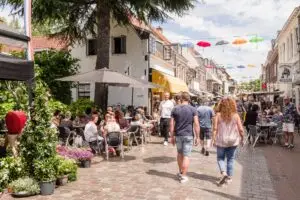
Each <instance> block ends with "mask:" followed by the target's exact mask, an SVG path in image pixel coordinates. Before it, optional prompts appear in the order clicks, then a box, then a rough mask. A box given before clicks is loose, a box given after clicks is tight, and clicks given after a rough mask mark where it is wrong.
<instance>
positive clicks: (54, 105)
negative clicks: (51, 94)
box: [48, 99, 69, 113]
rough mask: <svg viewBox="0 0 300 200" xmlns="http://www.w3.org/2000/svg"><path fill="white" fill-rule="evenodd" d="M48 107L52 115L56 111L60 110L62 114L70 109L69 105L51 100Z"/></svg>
mask: <svg viewBox="0 0 300 200" xmlns="http://www.w3.org/2000/svg"><path fill="white" fill-rule="evenodd" d="M48 107H49V110H50V112H51V113H54V112H55V111H56V110H60V111H61V112H62V113H65V112H67V111H68V109H69V106H68V105H66V104H63V103H62V102H60V101H56V100H54V99H51V100H50V101H49V102H48Z"/></svg>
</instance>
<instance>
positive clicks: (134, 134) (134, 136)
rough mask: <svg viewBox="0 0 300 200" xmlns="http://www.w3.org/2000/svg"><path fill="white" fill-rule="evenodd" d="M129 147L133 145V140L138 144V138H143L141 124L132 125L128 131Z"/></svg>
mask: <svg viewBox="0 0 300 200" xmlns="http://www.w3.org/2000/svg"><path fill="white" fill-rule="evenodd" d="M127 133H128V140H129V141H128V147H129V146H130V147H132V143H133V141H134V142H135V143H136V145H138V144H139V143H138V139H139V138H141V135H142V133H141V127H140V126H130V127H129V129H128V131H127Z"/></svg>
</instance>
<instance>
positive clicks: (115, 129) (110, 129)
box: [103, 115, 121, 155]
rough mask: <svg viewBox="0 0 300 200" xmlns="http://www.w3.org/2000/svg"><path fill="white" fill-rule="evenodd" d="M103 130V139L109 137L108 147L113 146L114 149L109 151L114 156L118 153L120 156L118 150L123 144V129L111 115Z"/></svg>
mask: <svg viewBox="0 0 300 200" xmlns="http://www.w3.org/2000/svg"><path fill="white" fill-rule="evenodd" d="M103 129H104V132H103V137H107V144H108V146H113V148H109V151H112V152H113V153H114V154H115V153H117V155H119V153H120V151H119V149H116V148H117V146H118V145H119V144H120V142H121V141H120V137H119V136H120V131H121V128H120V126H119V124H118V123H117V122H116V119H115V118H114V117H113V116H111V115H110V116H109V118H108V121H107V122H106V125H105V126H104V128H103Z"/></svg>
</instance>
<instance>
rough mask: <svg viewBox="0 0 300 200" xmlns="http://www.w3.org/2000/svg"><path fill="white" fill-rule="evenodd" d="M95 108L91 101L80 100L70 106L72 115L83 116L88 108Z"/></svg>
mask: <svg viewBox="0 0 300 200" xmlns="http://www.w3.org/2000/svg"><path fill="white" fill-rule="evenodd" d="M94 106H95V104H94V102H93V101H91V100H89V99H78V100H77V101H75V102H73V103H72V104H71V105H70V111H71V113H72V114H76V115H82V114H84V113H85V110H86V109H87V108H92V107H94Z"/></svg>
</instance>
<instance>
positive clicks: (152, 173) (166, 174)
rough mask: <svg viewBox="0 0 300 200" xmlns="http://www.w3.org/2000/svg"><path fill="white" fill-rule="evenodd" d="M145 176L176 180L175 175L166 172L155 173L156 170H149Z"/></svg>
mask: <svg viewBox="0 0 300 200" xmlns="http://www.w3.org/2000/svg"><path fill="white" fill-rule="evenodd" d="M146 174H148V175H152V176H160V177H163V178H170V179H173V180H177V179H178V178H177V176H176V174H171V173H168V172H161V171H157V170H149V171H148V172H146Z"/></svg>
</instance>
